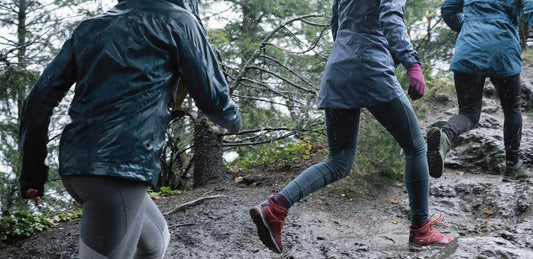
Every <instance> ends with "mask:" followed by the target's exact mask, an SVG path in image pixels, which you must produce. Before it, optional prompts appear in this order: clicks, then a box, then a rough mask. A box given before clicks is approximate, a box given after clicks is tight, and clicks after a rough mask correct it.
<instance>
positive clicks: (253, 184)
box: [248, 182, 257, 187]
mask: <svg viewBox="0 0 533 259" xmlns="http://www.w3.org/2000/svg"><path fill="white" fill-rule="evenodd" d="M256 185H257V183H256V182H253V183H251V184H249V185H248V186H250V187H255V186H256Z"/></svg>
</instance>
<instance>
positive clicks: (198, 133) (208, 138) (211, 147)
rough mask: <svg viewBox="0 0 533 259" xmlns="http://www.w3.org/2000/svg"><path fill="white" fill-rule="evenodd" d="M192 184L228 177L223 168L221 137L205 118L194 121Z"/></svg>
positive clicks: (198, 184) (226, 178)
mask: <svg viewBox="0 0 533 259" xmlns="http://www.w3.org/2000/svg"><path fill="white" fill-rule="evenodd" d="M193 151H194V158H193V165H194V169H193V174H194V177H193V179H194V186H195V187H197V186H203V185H208V184H213V183H219V182H224V181H226V180H228V179H229V178H230V177H229V175H228V174H227V173H226V171H225V169H224V162H223V160H222V159H223V158H222V137H221V136H219V135H218V134H216V133H215V132H213V130H211V128H210V127H209V125H208V124H207V120H206V119H198V120H196V122H195V123H194V148H193Z"/></svg>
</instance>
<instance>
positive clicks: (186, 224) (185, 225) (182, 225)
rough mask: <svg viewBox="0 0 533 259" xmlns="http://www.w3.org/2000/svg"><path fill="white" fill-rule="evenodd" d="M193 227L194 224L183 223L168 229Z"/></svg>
mask: <svg viewBox="0 0 533 259" xmlns="http://www.w3.org/2000/svg"><path fill="white" fill-rule="evenodd" d="M194 225H196V224H195V223H183V224H176V225H170V226H168V228H169V229H173V228H179V227H187V226H194Z"/></svg>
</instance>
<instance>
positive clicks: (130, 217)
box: [62, 175, 170, 259]
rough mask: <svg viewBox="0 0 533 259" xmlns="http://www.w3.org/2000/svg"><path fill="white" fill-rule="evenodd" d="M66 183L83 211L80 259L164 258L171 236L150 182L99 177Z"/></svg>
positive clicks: (71, 179) (74, 178)
mask: <svg viewBox="0 0 533 259" xmlns="http://www.w3.org/2000/svg"><path fill="white" fill-rule="evenodd" d="M62 180H63V184H64V185H65V188H66V189H67V191H68V192H69V193H70V195H72V197H73V198H74V199H75V200H76V201H77V202H79V203H80V204H81V205H82V208H83V217H82V219H81V234H80V244H79V258H80V259H89V258H90V259H100V258H102V259H103V258H117V259H118V258H120V259H124V258H154V259H156V258H157V259H161V258H163V256H164V254H165V250H166V248H167V245H168V242H169V240H170V234H169V232H168V227H167V224H166V221H165V219H164V218H163V215H162V214H161V212H160V211H159V209H158V208H157V206H156V205H155V203H154V202H153V201H152V199H151V198H150V197H149V196H148V193H147V192H146V188H147V185H146V183H142V182H135V181H130V180H127V179H122V178H113V177H108V176H97V175H73V176H64V177H62Z"/></svg>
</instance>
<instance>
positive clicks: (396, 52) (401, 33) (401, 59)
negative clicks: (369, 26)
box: [379, 0, 419, 68]
mask: <svg viewBox="0 0 533 259" xmlns="http://www.w3.org/2000/svg"><path fill="white" fill-rule="evenodd" d="M404 8H405V0H381V5H380V10H379V19H380V24H381V27H382V28H383V34H384V36H385V38H386V39H387V41H388V43H389V51H390V52H391V54H392V57H393V58H394V61H395V63H396V65H398V63H401V64H402V65H403V66H404V67H405V68H409V67H411V65H413V64H414V63H419V61H418V54H417V53H416V51H415V50H414V49H413V45H412V44H411V40H410V39H409V35H408V34H407V28H406V27H405V23H404V16H403V13H404Z"/></svg>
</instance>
